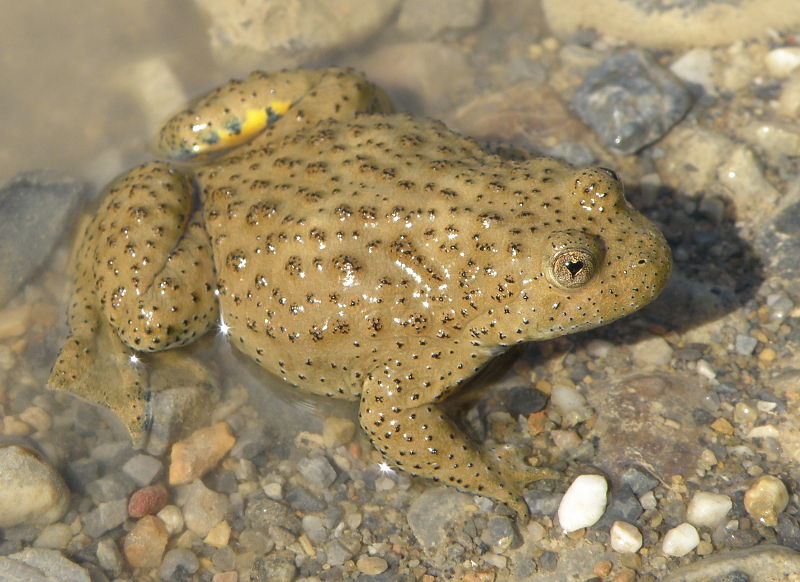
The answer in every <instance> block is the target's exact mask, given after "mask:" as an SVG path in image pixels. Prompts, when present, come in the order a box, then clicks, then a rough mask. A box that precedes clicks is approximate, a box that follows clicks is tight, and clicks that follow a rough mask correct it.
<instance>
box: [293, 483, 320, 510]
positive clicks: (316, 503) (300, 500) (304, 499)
mask: <svg viewBox="0 0 800 582" xmlns="http://www.w3.org/2000/svg"><path fill="white" fill-rule="evenodd" d="M286 501H288V502H289V505H290V506H291V507H292V509H296V510H297V511H322V510H323V509H325V508H326V507H327V504H326V503H325V501H324V500H323V499H320V498H319V497H317V496H316V495H314V494H313V493H311V491H309V490H308V489H307V488H305V487H303V486H302V485H290V486H289V487H288V489H287V490H286Z"/></svg>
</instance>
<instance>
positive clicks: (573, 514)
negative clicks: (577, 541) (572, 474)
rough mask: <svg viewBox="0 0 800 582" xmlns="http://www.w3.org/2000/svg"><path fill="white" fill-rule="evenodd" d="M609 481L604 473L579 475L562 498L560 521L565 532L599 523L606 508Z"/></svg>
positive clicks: (559, 508)
mask: <svg viewBox="0 0 800 582" xmlns="http://www.w3.org/2000/svg"><path fill="white" fill-rule="evenodd" d="M607 494H608V482H607V481H606V479H605V477H603V476H602V475H579V476H578V477H576V478H575V480H574V481H573V482H572V484H571V485H570V486H569V488H568V489H567V492H566V493H564V497H562V498H561V504H560V505H559V506H558V522H559V523H560V524H561V529H562V530H563V531H564V532H565V533H570V532H573V531H577V530H579V529H582V528H584V527H590V526H592V525H594V524H595V523H597V522H598V521H599V520H600V518H601V517H602V516H603V512H604V511H605V509H606V503H607Z"/></svg>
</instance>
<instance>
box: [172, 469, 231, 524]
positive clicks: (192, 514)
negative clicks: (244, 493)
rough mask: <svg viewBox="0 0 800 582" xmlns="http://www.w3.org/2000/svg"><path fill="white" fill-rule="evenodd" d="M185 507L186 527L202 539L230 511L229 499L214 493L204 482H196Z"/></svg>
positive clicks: (192, 486)
mask: <svg viewBox="0 0 800 582" xmlns="http://www.w3.org/2000/svg"><path fill="white" fill-rule="evenodd" d="M189 487H191V489H190V491H189V494H188V495H187V497H186V502H185V503H184V505H183V508H182V509H183V519H184V521H185V523H186V527H187V528H188V529H189V530H191V531H192V532H194V533H196V534H197V535H198V536H200V537H205V536H206V535H208V532H209V531H210V530H211V528H212V527H214V526H215V525H217V523H219V522H220V520H221V519H222V518H223V517H225V512H227V511H228V498H227V497H226V496H225V495H222V494H221V493H217V492H216V491H212V490H211V489H209V488H208V487H206V486H205V485H203V482H202V481H195V482H194V483H192V484H191V485H190V486H189Z"/></svg>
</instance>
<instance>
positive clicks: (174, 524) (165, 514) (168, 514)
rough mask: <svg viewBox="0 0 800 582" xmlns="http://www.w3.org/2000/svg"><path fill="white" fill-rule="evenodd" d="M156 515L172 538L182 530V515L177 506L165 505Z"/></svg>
mask: <svg viewBox="0 0 800 582" xmlns="http://www.w3.org/2000/svg"><path fill="white" fill-rule="evenodd" d="M156 515H158V517H159V519H160V520H161V521H163V522H164V525H165V526H166V527H167V531H168V532H169V535H171V536H173V535H175V534H177V533H179V532H180V531H181V530H182V529H183V513H182V512H181V510H180V508H179V507H178V506H177V505H167V506H166V507H164V508H163V509H162V510H161V511H159V512H158V513H157V514H156Z"/></svg>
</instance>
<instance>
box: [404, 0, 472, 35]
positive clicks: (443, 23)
mask: <svg viewBox="0 0 800 582" xmlns="http://www.w3.org/2000/svg"><path fill="white" fill-rule="evenodd" d="M483 10H484V0H437V1H436V2H429V1H428V0H405V1H404V2H403V5H402V7H401V8H400V14H399V15H398V17H397V28H398V30H400V31H401V32H402V33H403V34H406V35H408V36H410V37H413V38H419V39H429V38H431V39H432V38H436V37H438V36H439V35H441V34H443V33H445V32H446V31H450V30H462V31H463V30H467V29H470V28H473V27H475V26H476V25H477V24H478V23H479V22H480V19H481V16H483Z"/></svg>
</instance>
